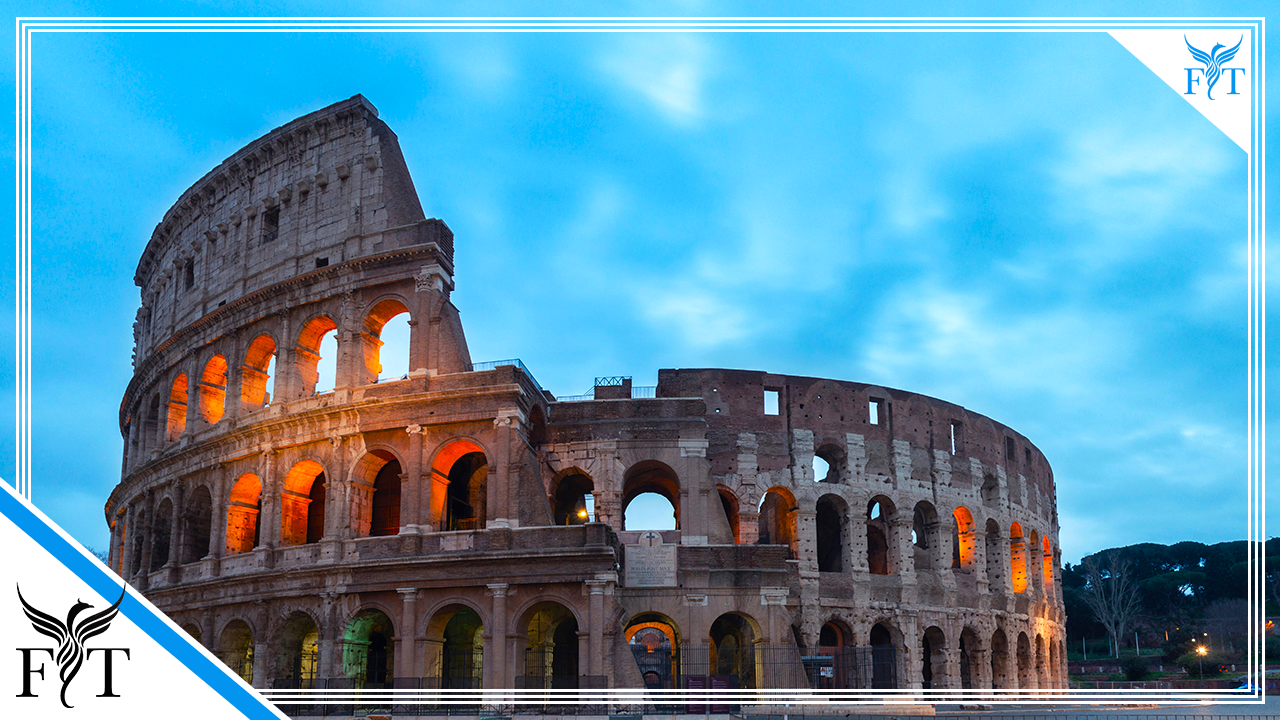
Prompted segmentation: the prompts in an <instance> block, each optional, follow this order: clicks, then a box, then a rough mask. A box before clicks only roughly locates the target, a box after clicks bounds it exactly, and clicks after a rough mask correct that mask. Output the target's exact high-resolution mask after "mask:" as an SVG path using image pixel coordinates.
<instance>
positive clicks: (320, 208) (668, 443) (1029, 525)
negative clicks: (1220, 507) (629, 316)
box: [106, 96, 1066, 689]
mask: <svg viewBox="0 0 1280 720" xmlns="http://www.w3.org/2000/svg"><path fill="white" fill-rule="evenodd" d="M453 243H454V238H453V233H452V232H451V231H450V229H449V228H448V226H446V225H445V223H444V222H442V221H440V220H435V219H427V218H426V217H425V216H424V213H423V211H422V208H421V206H420V204H419V201H418V198H417V195H416V192H415V190H414V186H413V182H412V180H411V179H410V177H409V174H408V170H407V168H406V165H405V161H404V159H403V157H402V155H401V152H400V149H399V145H398V141H397V138H396V136H395V134H394V133H393V132H392V131H391V130H390V129H389V128H388V127H387V125H386V124H385V123H383V122H382V121H380V120H379V119H378V116H377V111H376V110H375V109H374V107H373V106H372V105H371V104H370V103H369V102H368V101H366V100H365V99H364V98H363V97H361V96H356V97H353V98H351V99H349V100H345V101H343V102H340V103H337V104H335V105H332V106H330V107H327V108H324V109H322V110H320V111H317V112H314V113H312V114H310V115H306V116H304V117H302V118H299V119H297V120H295V121H293V122H291V123H289V124H287V125H285V126H283V127H280V128H278V129H276V130H274V131H272V132H270V133H269V134H267V135H266V136H264V137H262V138H260V139H258V140H256V141H254V142H253V143H251V144H250V145H248V146H247V147H245V148H243V149H242V150H240V151H239V152H237V153H236V154H235V155H233V156H232V157H230V158H229V159H227V160H226V161H225V162H223V163H222V164H221V165H219V166H218V167H217V168H215V169H214V170H213V171H211V172H210V173H208V174H207V175H206V176H204V177H203V178H202V179H200V181H199V182H197V183H196V184H195V185H193V186H192V187H191V188H190V189H188V190H187V191H186V192H185V193H183V195H182V197H180V198H179V199H178V201H177V202H176V203H175V204H174V205H173V207H172V208H171V209H170V210H169V211H168V212H167V213H166V214H165V216H164V218H163V219H162V220H161V222H160V223H159V225H158V226H157V227H156V230H155V233H154V234H153V235H152V237H151V240H150V242H149V243H148V244H147V247H146V250H145V252H144V253H143V255H142V258H141V261H140V262H139V264H138V269H137V274H136V276H135V281H136V283H137V285H138V286H139V287H140V288H141V291H142V293H141V294H142V304H141V308H140V310H139V311H138V317H137V323H136V324H135V335H134V339H135V356H134V368H135V372H134V376H133V378H132V381H131V382H130V383H129V386H128V389H127V390H126V391H125V394H124V399H123V402H122V403H121V406H120V428H121V432H122V434H123V436H124V439H125V453H124V464H123V471H122V479H121V481H120V483H119V485H118V486H116V488H115V489H114V491H113V492H112V493H111V496H110V498H109V500H108V501H107V503H106V521H107V523H108V524H109V525H110V527H111V538H112V541H111V552H110V559H109V562H110V565H111V567H112V568H113V569H114V570H115V571H116V572H118V573H119V574H120V575H121V576H122V577H124V578H125V579H126V580H128V581H129V582H130V583H131V584H133V585H134V586H135V587H136V588H138V589H139V590H141V591H143V592H144V593H145V594H146V595H147V597H148V598H149V599H150V600H151V601H152V602H154V603H155V604H156V605H157V606H158V607H159V608H161V609H162V610H163V611H165V612H166V613H168V614H169V615H170V616H171V617H172V618H173V619H174V621H175V622H177V623H178V624H179V625H181V626H182V627H184V628H186V629H187V631H188V632H189V633H190V634H191V635H192V636H194V637H195V638H196V639H197V640H198V641H199V642H201V643H203V644H204V645H205V646H206V647H208V648H209V649H210V650H211V651H213V652H215V653H217V654H218V655H219V656H220V657H221V658H223V660H224V661H225V662H226V663H227V664H228V665H229V666H231V667H232V668H233V669H234V670H235V671H237V672H238V673H239V674H240V675H241V676H242V677H244V678H245V679H246V680H247V681H249V682H251V683H252V684H253V685H254V686H257V687H263V688H270V687H275V688H290V687H310V686H313V685H314V686H319V685H320V684H321V683H331V685H330V686H333V685H332V683H334V682H336V681H341V682H345V683H347V685H345V686H346V687H350V686H352V685H355V686H363V687H387V686H391V685H393V684H394V685H395V686H397V687H423V688H436V687H451V688H480V687H483V688H535V687H536V688H542V687H548V688H549V687H557V688H559V687H567V688H572V687H580V688H596V687H641V686H645V685H647V686H649V687H672V688H674V687H680V688H684V687H701V685H698V684H697V683H699V682H707V681H711V680H714V679H717V678H718V679H721V680H724V681H726V682H728V683H730V686H732V685H736V686H738V687H743V688H768V687H801V688H803V687H815V688H879V687H884V688H891V687H901V688H961V687H972V688H992V687H994V688H1041V689H1043V688H1064V687H1066V661H1065V657H1066V651H1065V648H1064V637H1065V636H1064V633H1065V629H1064V628H1065V618H1064V616H1063V613H1062V599H1061V588H1060V584H1059V580H1058V575H1059V573H1058V539H1057V535H1058V522H1057V509H1056V504H1055V487H1054V482H1053V474H1052V471H1051V469H1050V467H1049V464H1048V462H1047V461H1046V459H1045V458H1044V456H1043V455H1042V454H1041V453H1040V451H1039V450H1038V449H1037V448H1036V447H1035V446H1034V445H1032V444H1031V443H1030V442H1029V441H1028V440H1027V439H1026V438H1024V437H1023V436H1021V435H1020V434H1018V433H1017V432H1016V431H1014V430H1012V429H1011V428H1008V427H1006V426H1004V425H1001V424H999V423H997V422H995V421H993V420H991V419H989V418H986V417H983V416H981V415H977V414H975V413H972V412H969V411H967V410H965V409H964V408H962V407H959V406H957V405H953V404H950V403H947V402H945V401H942V400H937V399H933V398H929V397H924V396H921V395H917V394H913V393H909V392H904V391H900V390H894V389H890V388H881V387H873V386H868V385H865V384H861V383H853V382H841V381H834V380H821V379H814V378H806V377H787V376H781V375H772V374H769V373H765V372H752V371H739V370H715V369H700V370H662V371H660V372H659V375H658V384H657V386H656V388H639V387H632V386H631V381H630V379H629V378H600V379H598V380H597V383H596V387H595V389H594V392H593V393H592V394H590V395H588V396H584V397H574V398H561V399H559V400H557V399H556V398H555V397H554V396H552V395H551V394H550V393H548V392H546V391H545V390H543V389H542V388H541V387H540V386H539V384H538V382H537V381H536V380H535V379H534V376H533V375H532V374H531V373H530V372H529V370H528V369H527V368H525V367H524V365H523V364H522V363H520V362H519V361H515V360H511V361H501V362H490V363H473V362H472V360H471V357H470V355H469V353H468V351H467V344H466V340H465V337H464V334H463V328H462V324H461V321H460V319H459V314H458V310H457V309H456V308H455V307H454V305H453V304H452V302H451V301H450V293H451V291H452V290H453V287H454V283H453V247H454V245H453ZM405 313H407V314H408V317H409V318H410V319H409V326H410V341H409V349H408V361H409V363H408V367H409V368H410V370H409V372H408V374H407V375H405V376H404V377H402V378H393V379H390V380H388V379H383V380H381V381H379V379H378V376H379V372H380V371H381V367H382V366H381V359H382V358H381V352H382V345H383V341H382V340H381V339H380V338H381V333H382V330H383V328H384V326H385V325H386V323H387V322H388V321H390V320H391V319H393V318H395V317H396V316H399V315H402V314H405ZM329 335H334V336H336V339H337V342H336V347H337V352H336V356H333V355H334V354H333V353H328V354H329V355H331V357H322V354H321V351H320V346H321V341H322V339H323V338H325V337H326V336H329ZM324 363H331V364H332V365H331V366H332V367H333V376H334V377H335V378H336V380H335V381H334V389H332V390H325V391H322V392H317V391H316V390H317V378H318V377H319V374H320V373H319V368H321V367H322V366H323V364H324ZM815 467H816V468H818V470H817V472H816V473H815ZM817 474H821V475H822V476H821V477H818V476H817ZM642 496H650V497H648V498H647V501H656V502H659V503H663V502H665V503H669V504H670V506H671V511H672V513H673V514H674V516H675V526H676V528H677V529H674V530H662V531H657V532H641V531H640V530H639V529H631V530H629V529H627V528H626V527H624V521H623V518H624V514H625V513H626V511H627V509H628V506H629V504H630V503H631V502H632V501H633V500H635V499H637V498H639V497H642Z"/></svg>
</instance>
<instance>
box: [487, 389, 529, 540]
mask: <svg viewBox="0 0 1280 720" xmlns="http://www.w3.org/2000/svg"><path fill="white" fill-rule="evenodd" d="M519 421H520V410H519V408H503V409H501V410H499V411H498V416H497V417H496V418H494V419H493V426H494V440H495V443H494V444H495V447H494V455H495V456H496V457H495V458H494V462H493V463H492V464H491V466H490V467H492V468H493V472H491V474H490V475H489V479H488V481H487V484H486V486H485V488H486V490H485V492H486V507H485V526H486V527H510V520H509V516H510V504H509V502H508V493H509V492H510V489H511V486H512V485H513V484H515V482H516V480H517V476H516V473H518V469H517V468H518V465H517V464H516V455H517V453H518V448H519V447H521V446H523V444H524V443H523V441H522V440H520V437H519V434H518V432H517V427H518V423H519Z"/></svg>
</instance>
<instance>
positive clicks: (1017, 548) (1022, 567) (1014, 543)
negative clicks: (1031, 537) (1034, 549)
mask: <svg viewBox="0 0 1280 720" xmlns="http://www.w3.org/2000/svg"><path fill="white" fill-rule="evenodd" d="M1009 577H1010V579H1011V582H1012V585H1013V591H1014V592H1016V593H1020V592H1026V591H1027V545H1026V541H1025V539H1024V538H1023V537H1022V525H1019V524H1018V523H1016V522H1015V523H1013V524H1012V525H1010V526H1009Z"/></svg>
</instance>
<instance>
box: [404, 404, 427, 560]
mask: <svg viewBox="0 0 1280 720" xmlns="http://www.w3.org/2000/svg"><path fill="white" fill-rule="evenodd" d="M405 432H406V433H408V434H409V454H408V456H407V457H406V458H405V468H404V471H405V472H404V475H403V476H401V483H400V500H401V506H400V534H401V535H418V534H421V533H422V532H423V527H422V525H423V512H422V503H421V500H422V495H423V490H424V488H423V477H422V426H421V425H410V426H409V427H407V428H405ZM428 485H429V483H428ZM427 492H430V490H429V489H428V490H427ZM427 506H428V507H430V504H429V501H428V505H427Z"/></svg>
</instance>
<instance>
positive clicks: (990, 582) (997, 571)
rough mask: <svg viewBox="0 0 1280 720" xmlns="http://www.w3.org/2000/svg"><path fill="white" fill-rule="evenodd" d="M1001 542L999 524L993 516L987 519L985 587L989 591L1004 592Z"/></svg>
mask: <svg viewBox="0 0 1280 720" xmlns="http://www.w3.org/2000/svg"><path fill="white" fill-rule="evenodd" d="M1002 542H1003V540H1002V539H1001V537H1000V524H999V523H997V522H996V521H995V519H994V518H992V519H990V520H987V537H986V551H987V552H986V555H987V588H988V589H989V590H990V591H991V592H1004V588H1005V584H1004V560H1003V557H1004V553H1003V552H1002V547H1001V543H1002Z"/></svg>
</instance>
